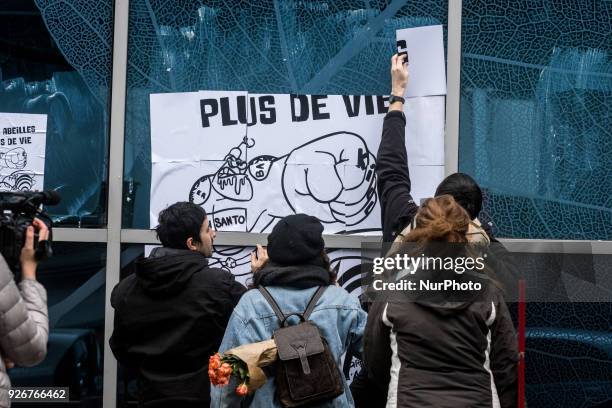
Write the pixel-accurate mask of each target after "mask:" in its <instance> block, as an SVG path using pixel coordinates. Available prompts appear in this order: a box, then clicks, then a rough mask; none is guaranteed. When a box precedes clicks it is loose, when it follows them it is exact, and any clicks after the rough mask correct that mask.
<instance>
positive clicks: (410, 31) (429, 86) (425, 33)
mask: <svg viewBox="0 0 612 408" xmlns="http://www.w3.org/2000/svg"><path fill="white" fill-rule="evenodd" d="M395 36H396V39H397V43H398V47H397V48H398V52H402V51H407V52H408V72H409V73H410V84H409V85H408V87H407V89H406V94H405V95H404V96H406V97H408V98H411V97H413V96H433V95H446V69H445V67H446V65H445V62H444V39H443V36H442V26H441V25H434V26H425V27H416V28H405V29H403V30H397V31H396V33H395Z"/></svg>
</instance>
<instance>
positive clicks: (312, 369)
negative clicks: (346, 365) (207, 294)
mask: <svg viewBox="0 0 612 408" xmlns="http://www.w3.org/2000/svg"><path fill="white" fill-rule="evenodd" d="M325 289H326V286H321V287H319V288H318V289H317V291H316V292H315V294H314V295H313V296H312V298H311V299H310V301H309V302H308V306H306V310H305V311H304V313H302V314H300V313H291V314H289V315H284V314H283V312H282V311H281V309H280V307H279V306H278V304H277V303H276V301H275V300H274V298H273V297H272V295H271V294H270V292H268V290H267V289H266V288H264V287H263V286H260V287H259V291H260V292H261V294H262V295H263V297H264V298H265V299H266V300H267V301H268V303H269V304H270V307H272V310H274V313H276V316H277V317H278V319H279V320H280V328H279V329H278V330H276V331H275V332H274V334H273V335H272V338H273V339H274V342H275V343H276V347H277V351H278V362H277V369H276V377H275V381H276V397H277V398H278V399H279V401H280V403H281V405H282V406H283V407H302V406H306V405H311V404H317V403H321V402H325V401H330V400H332V399H334V398H336V397H337V396H339V395H342V394H343V393H344V386H343V383H342V377H341V374H340V369H339V368H338V365H337V364H336V361H335V359H334V355H333V354H332V353H331V351H330V349H329V346H328V345H327V341H326V340H325V338H324V337H323V336H321V332H320V331H319V328H318V327H317V326H316V324H315V323H314V322H312V321H310V320H308V318H309V317H310V314H311V313H312V311H313V309H314V307H315V305H316V303H317V300H319V298H320V297H321V295H323V292H325ZM290 316H297V317H299V319H300V323H298V324H296V325H293V326H290V325H289V322H288V318H289V317H290Z"/></svg>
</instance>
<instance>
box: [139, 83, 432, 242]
mask: <svg viewBox="0 0 612 408" xmlns="http://www.w3.org/2000/svg"><path fill="white" fill-rule="evenodd" d="M387 106H388V101H387V97H384V96H364V95H350V96H347V95H289V94H277V95H274V94H247V93H243V92H216V91H201V92H191V93H183V94H157V95H151V148H152V155H151V156H152V161H153V163H152V166H153V169H152V182H151V214H150V218H151V227H154V226H155V225H156V223H157V214H158V213H159V211H161V210H162V209H163V208H165V207H166V206H167V205H169V204H172V203H173V202H176V201H180V200H184V201H191V202H193V203H196V204H198V205H201V206H203V207H204V208H205V209H206V211H207V213H208V214H210V219H211V222H212V223H213V226H214V227H215V228H216V229H217V230H221V231H242V232H269V231H270V230H271V229H272V227H273V225H274V223H275V222H276V220H278V219H279V218H282V217H284V216H287V215H290V214H295V213H299V212H304V213H308V214H310V215H314V216H316V217H318V218H319V219H320V220H321V222H322V223H323V224H324V227H325V232H326V233H349V234H350V233H353V234H354V233H378V232H379V231H380V209H379V203H378V197H377V195H376V174H375V171H374V169H375V166H376V152H377V149H378V144H379V142H380V137H381V131H382V124H383V118H384V115H385V114H386V112H387ZM405 113H406V116H407V119H408V120H407V123H408V125H407V129H406V134H407V135H408V136H407V142H408V143H407V151H408V155H409V162H410V168H411V171H412V172H414V173H415V175H416V174H418V175H419V177H416V178H413V191H415V192H419V193H420V194H424V197H427V196H430V195H432V194H433V192H434V190H435V187H436V185H437V184H438V183H439V181H440V180H441V179H442V176H443V168H444V167H443V165H444V148H443V146H444V97H430V98H412V99H409V100H408V101H407V103H406V109H405ZM420 198H421V197H418V196H417V197H415V199H416V200H419V199H420ZM417 202H418V201H417Z"/></svg>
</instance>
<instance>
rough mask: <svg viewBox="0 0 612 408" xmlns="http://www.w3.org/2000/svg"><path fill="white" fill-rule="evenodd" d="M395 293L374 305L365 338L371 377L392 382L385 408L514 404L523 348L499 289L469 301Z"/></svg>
mask: <svg viewBox="0 0 612 408" xmlns="http://www.w3.org/2000/svg"><path fill="white" fill-rule="evenodd" d="M402 295H403V294H402ZM402 295H399V296H402ZM393 296H394V295H391V298H389V299H387V300H386V301H377V302H374V303H373V304H372V306H371V308H370V313H369V314H368V323H367V326H366V331H365V336H364V337H365V344H364V357H365V363H366V366H367V369H368V377H369V379H370V380H371V381H373V382H375V383H376V385H377V387H378V388H380V389H385V388H386V387H387V386H388V398H389V400H388V401H387V403H388V404H389V403H390V405H387V406H397V407H423V408H429V407H431V408H434V407H435V408H490V407H495V406H500V407H502V408H514V407H516V404H517V364H518V348H517V342H516V337H515V333H514V326H513V324H512V319H511V317H510V314H509V312H508V308H507V307H506V303H505V301H504V299H503V296H502V294H501V292H500V291H499V289H497V288H496V287H495V286H494V285H492V284H491V285H489V286H488V288H487V290H485V291H483V293H482V297H481V298H480V299H479V301H471V302H420V301H416V302H415V301H408V300H407V299H404V300H399V299H398V298H397V297H395V298H394V297H393ZM494 400H498V401H499V405H495V404H494V403H493V401H494Z"/></svg>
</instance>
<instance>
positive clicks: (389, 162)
mask: <svg viewBox="0 0 612 408" xmlns="http://www.w3.org/2000/svg"><path fill="white" fill-rule="evenodd" d="M405 128H406V118H405V117H404V114H403V112H400V111H390V112H389V113H387V115H386V116H385V121H384V123H383V131H382V138H381V141H380V146H379V147H378V154H377V156H376V177H377V189H378V197H379V198H380V208H381V215H382V220H381V221H382V229H383V242H391V241H393V239H394V238H395V236H396V235H397V234H398V233H400V232H401V231H402V229H403V228H404V227H405V226H406V225H408V224H409V223H410V222H411V221H412V218H413V217H414V215H415V214H416V211H417V209H418V205H417V204H415V202H414V200H413V198H412V195H411V194H410V173H409V171H408V155H407V154H406V142H405Z"/></svg>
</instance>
